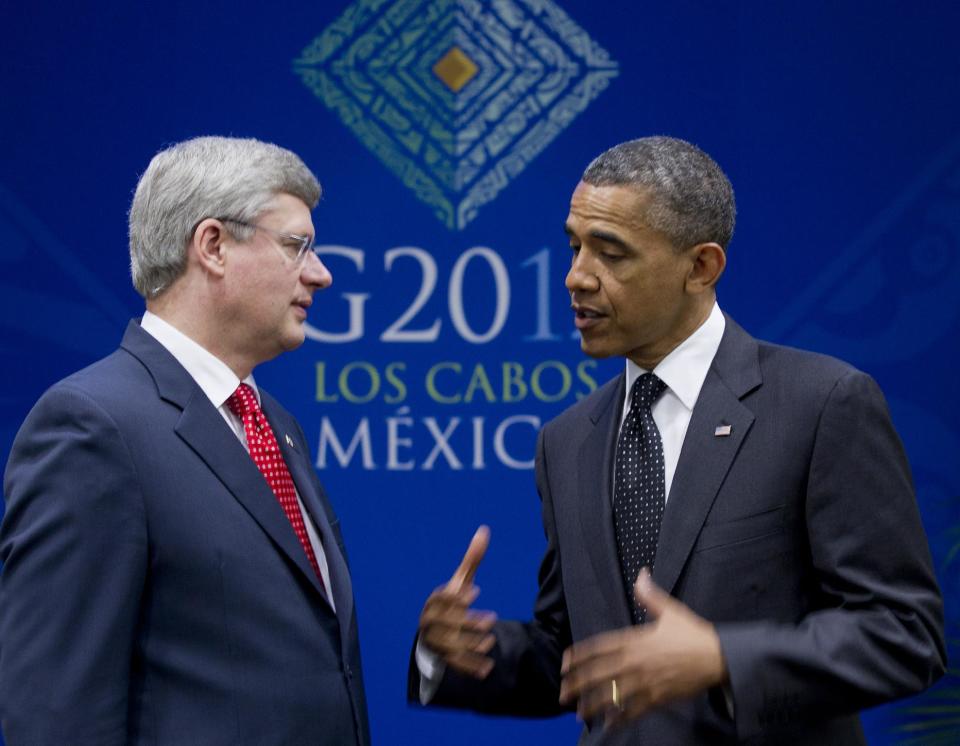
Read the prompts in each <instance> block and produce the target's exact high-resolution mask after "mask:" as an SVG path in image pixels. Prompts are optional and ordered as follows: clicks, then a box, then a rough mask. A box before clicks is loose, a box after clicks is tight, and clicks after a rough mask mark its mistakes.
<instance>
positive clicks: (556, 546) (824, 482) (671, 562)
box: [409, 318, 945, 746]
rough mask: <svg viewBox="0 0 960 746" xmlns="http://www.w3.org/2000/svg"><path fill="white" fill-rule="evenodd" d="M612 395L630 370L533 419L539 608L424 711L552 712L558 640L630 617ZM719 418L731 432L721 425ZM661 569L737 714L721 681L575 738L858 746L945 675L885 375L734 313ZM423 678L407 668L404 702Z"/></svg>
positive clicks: (924, 552) (663, 545)
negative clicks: (893, 706)
mask: <svg viewBox="0 0 960 746" xmlns="http://www.w3.org/2000/svg"><path fill="white" fill-rule="evenodd" d="M623 396H624V376H622V375H621V376H619V377H618V378H616V379H615V380H613V381H611V382H610V383H608V384H607V385H605V386H603V387H602V388H600V389H598V390H597V391H595V392H594V393H593V394H592V395H590V396H589V397H587V398H586V399H584V400H583V401H581V402H579V403H578V404H576V405H574V406H573V407H571V408H570V409H568V410H566V411H565V412H564V413H562V414H561V415H560V416H559V417H557V418H556V419H555V420H552V421H551V422H549V423H547V424H546V425H545V426H544V428H543V430H542V432H541V435H540V439H539V444H538V449H537V467H536V468H537V487H538V489H539V492H540V497H541V499H542V501H543V523H544V528H545V532H546V537H547V550H546V554H545V556H544V559H543V563H542V565H541V569H540V578H539V580H540V590H539V594H538V596H537V601H536V606H535V609H534V618H533V620H532V621H530V622H527V623H519V622H510V621H504V622H498V623H497V627H496V637H497V645H496V647H495V648H494V651H493V653H492V655H493V656H494V658H495V661H496V665H495V667H494V669H493V672H492V673H491V674H490V676H489V677H488V678H487V679H486V680H484V681H475V680H472V679H469V678H467V677H464V676H460V675H457V674H456V673H455V672H453V671H449V670H448V671H447V674H446V676H445V677H444V680H443V682H442V684H441V686H440V688H439V690H438V692H437V694H436V697H435V698H434V700H432V702H431V704H436V705H441V706H450V707H469V708H472V709H476V710H480V711H483V712H491V713H508V714H515V715H550V714H554V713H557V712H559V711H560V707H559V705H558V703H557V698H558V694H559V686H560V659H561V655H562V653H563V650H564V649H565V648H566V647H567V646H569V645H570V644H571V643H572V642H574V641H577V640H583V639H585V638H588V637H591V636H593V635H596V634H599V633H601V632H605V631H608V630H613V629H618V628H621V627H626V626H627V625H629V624H630V623H631V622H630V612H629V607H628V605H627V598H626V594H625V593H624V590H623V583H622V581H621V579H620V565H619V562H618V559H617V548H616V546H617V545H616V538H615V536H614V527H613V516H612V499H611V482H612V474H613V459H614V453H615V449H616V440H617V433H618V427H619V421H620V411H621V403H622V402H623ZM723 425H729V426H730V430H729V434H728V435H718V434H716V432H717V427H718V426H723ZM722 432H724V430H721V433H722ZM653 578H654V580H655V582H656V583H657V584H658V585H659V586H660V587H662V588H664V589H666V590H667V591H668V592H669V593H671V594H672V595H673V596H675V597H676V598H678V599H680V600H681V601H683V602H684V603H685V604H687V605H688V606H689V607H690V608H691V609H693V611H694V612H696V613H697V614H699V615H701V616H703V617H704V618H706V619H707V620H709V621H710V622H713V623H714V624H715V625H716V628H717V631H718V634H719V637H720V643H721V647H722V650H723V654H724V656H725V659H726V662H727V667H728V669H729V675H730V692H731V693H732V695H733V703H734V717H733V718H731V717H730V716H729V713H728V711H727V708H726V706H725V703H724V699H723V696H722V693H721V692H720V691H719V690H712V691H710V692H708V693H705V694H703V695H701V696H699V697H696V698H694V699H692V700H690V701H686V702H677V703H674V704H673V705H670V706H668V707H664V708H661V709H659V710H656V711H654V712H651V713H650V714H649V715H647V716H646V717H644V718H642V719H641V720H640V721H638V722H636V723H634V724H632V725H631V726H628V727H625V728H622V729H619V730H611V731H609V732H604V730H603V727H602V724H601V723H588V724H587V726H586V728H585V730H584V733H583V738H582V739H581V740H582V742H583V743H591V744H593V743H611V744H613V743H616V744H651V746H659V745H660V744H685V745H688V744H704V745H707V744H735V743H751V744H761V743H762V744H776V746H786V745H787V744H809V746H826V745H828V744H861V743H863V734H862V731H861V729H860V726H859V721H858V718H857V717H856V712H857V711H858V710H860V709H863V708H865V707H870V706H872V705H875V704H878V703H880V702H884V701H886V700H889V699H892V698H894V697H899V696H904V695H907V694H911V693H914V692H917V691H919V690H921V689H923V688H924V687H926V686H928V685H929V684H930V683H931V682H932V681H933V680H935V679H936V678H937V677H938V676H939V675H940V674H941V673H942V672H943V669H944V663H945V652H944V639H943V608H942V602H941V598H940V594H939V590H938V588H937V584H936V580H935V577H934V574H933V570H932V567H931V560H930V552H929V549H928V547H927V542H926V537H925V535H924V532H923V528H922V526H921V524H920V518H919V514H918V511H917V505H916V501H915V498H914V493H913V487H912V484H911V479H910V472H909V467H908V465H907V460H906V457H905V454H904V452H903V448H902V446H901V444H900V441H899V439H898V438H897V435H896V433H895V432H894V429H893V425H892V424H891V422H890V417H889V413H888V412H887V408H886V404H885V402H884V400H883V395H882V394H881V393H880V390H879V389H878V387H877V385H876V384H875V383H874V382H873V380H872V379H871V378H870V377H869V376H867V375H865V374H864V373H861V372H860V371H858V370H856V369H854V368H852V367H850V366H849V365H847V364H845V363H842V362H840V361H839V360H835V359H833V358H829V357H825V356H823V355H816V354H813V353H809V352H803V351H800V350H794V349H790V348H786V347H779V346H777V345H771V344H766V343H763V342H758V341H757V340H755V339H753V338H752V337H750V336H749V335H748V334H747V333H746V332H744V331H743V329H741V328H740V327H739V326H737V324H735V323H734V322H733V321H732V320H731V319H729V318H728V319H727V325H726V329H725V332H724V335H723V339H722V341H721V344H720V347H719V349H718V351H717V355H716V357H715V358H714V361H713V364H712V365H711V367H710V370H709V372H708V374H707V377H706V379H705V381H704V384H703V388H702V389H701V391H700V396H699V398H698V400H697V403H696V405H695V407H694V410H693V415H692V418H691V420H690V425H689V428H688V430H687V434H686V437H685V439H684V442H683V447H682V449H681V453H680V459H679V462H678V464H677V470H676V473H675V476H674V480H673V484H672V487H671V491H670V495H669V499H668V501H667V505H666V510H665V512H664V516H663V523H662V526H661V530H660V540H659V545H658V549H657V558H656V562H655V564H654V571H653ZM418 682H419V677H418V676H417V675H416V671H415V670H414V669H412V670H411V676H410V684H409V696H410V697H411V699H416V696H417V686H418Z"/></svg>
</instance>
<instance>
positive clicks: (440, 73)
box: [433, 46, 478, 93]
mask: <svg viewBox="0 0 960 746" xmlns="http://www.w3.org/2000/svg"><path fill="white" fill-rule="evenodd" d="M477 70H478V68H477V66H476V64H475V63H474V61H473V60H471V59H470V58H469V57H467V55H466V54H464V52H463V50H462V49H460V47H457V46H453V47H450V50H449V51H448V52H447V53H446V54H445V55H443V57H441V58H440V59H439V60H437V62H436V64H435V65H434V66H433V73H434V75H436V76H437V77H438V78H440V80H442V81H443V83H444V85H446V86H447V88H449V89H450V90H451V91H453V92H454V93H458V92H459V91H460V89H461V88H463V87H464V86H465V85H466V84H467V83H469V82H470V81H471V80H472V79H473V76H474V75H476V74H477Z"/></svg>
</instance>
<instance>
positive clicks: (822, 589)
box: [718, 372, 946, 738]
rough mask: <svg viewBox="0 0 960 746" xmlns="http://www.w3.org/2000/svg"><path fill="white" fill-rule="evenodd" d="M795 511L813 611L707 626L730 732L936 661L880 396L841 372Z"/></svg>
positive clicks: (867, 698) (926, 558) (905, 677)
mask: <svg viewBox="0 0 960 746" xmlns="http://www.w3.org/2000/svg"><path fill="white" fill-rule="evenodd" d="M805 518H806V523H807V536H808V543H809V553H810V561H811V564H812V576H811V577H812V582H811V583H810V585H811V587H810V588H809V589H808V592H809V594H810V606H811V608H812V609H813V610H812V611H811V612H810V613H808V614H807V615H806V616H805V617H804V618H802V619H799V620H798V621H797V623H796V624H790V625H787V624H774V623H767V622H756V623H730V624H720V625H718V633H719V636H720V642H721V646H722V649H723V653H724V656H725V658H726V661H727V666H728V670H729V674H730V683H731V688H732V691H733V699H734V704H735V719H736V727H737V732H738V735H739V736H740V737H741V738H749V737H750V736H752V735H755V734H756V733H758V732H759V731H760V730H762V729H764V728H770V727H777V726H789V724H790V723H791V722H798V721H799V722H802V721H804V720H805V719H807V718H817V719H823V718H826V717H830V716H831V715H838V714H843V713H849V712H853V711H856V710H861V709H863V708H866V707H871V706H873V705H876V704H879V703H881V702H884V701H887V700H889V699H892V698H895V697H900V696H905V695H909V694H913V693H915V692H918V691H920V690H922V689H923V688H925V687H927V686H929V685H930V684H931V683H932V682H933V681H934V680H936V678H938V677H939V676H940V675H941V674H942V672H943V670H944V665H945V657H946V656H945V648H944V639H943V607H942V601H941V599H940V594H939V590H938V588H937V584H936V580H935V577H934V574H933V570H932V566H931V565H932V563H931V559H930V553H929V549H928V547H927V541H926V536H925V534H924V531H923V527H922V525H921V523H920V516H919V513H918V510H917V504H916V500H915V497H914V491H913V486H912V482H911V478H910V472H909V466H908V465H907V460H906V456H905V454H904V451H903V447H902V445H901V443H900V440H899V438H898V437H897V435H896V433H895V431H894V429H893V425H892V423H891V421H890V416H889V413H888V411H887V407H886V403H885V402H884V399H883V395H882V394H881V393H880V390H879V388H878V387H877V385H876V384H875V383H874V382H873V380H872V379H871V378H870V377H869V376H866V375H865V374H862V373H859V372H852V373H849V374H847V375H846V376H844V377H843V378H841V379H840V380H839V381H838V382H837V384H836V385H835V387H834V388H833V390H832V392H831V393H830V395H829V397H828V398H827V400H826V403H825V405H824V407H823V410H822V412H821V415H820V420H819V424H818V427H817V433H816V440H815V444H814V448H813V453H812V458H811V462H810V467H809V473H808V484H807V491H806V505H805Z"/></svg>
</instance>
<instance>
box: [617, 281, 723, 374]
mask: <svg viewBox="0 0 960 746" xmlns="http://www.w3.org/2000/svg"><path fill="white" fill-rule="evenodd" d="M715 302H716V295H715V294H714V293H711V294H710V295H709V297H708V298H703V299H702V300H699V299H698V302H697V303H695V304H694V306H693V307H692V308H691V310H690V312H689V313H688V314H686V315H685V316H684V318H683V319H681V320H680V323H678V324H677V325H676V326H675V328H674V329H673V331H672V332H671V333H670V334H668V335H667V336H665V337H664V338H663V339H661V340H659V341H658V342H657V343H656V344H654V345H652V346H651V347H650V348H638V349H636V350H633V351H632V352H630V353H628V354H627V357H628V358H629V359H630V360H632V361H633V362H634V363H636V364H637V365H639V366H640V367H641V368H643V369H644V370H653V369H654V368H656V367H657V366H658V365H659V364H660V362H661V361H662V360H663V359H664V358H665V357H666V356H667V355H669V354H670V353H671V352H673V351H674V350H675V349H677V347H679V346H680V345H681V344H682V343H683V342H684V341H685V340H686V339H687V338H688V337H689V336H690V335H691V334H693V333H694V332H695V331H696V330H697V329H699V328H700V327H701V326H703V324H704V322H705V321H706V320H707V319H708V318H710V312H711V311H713V305H714V303H715Z"/></svg>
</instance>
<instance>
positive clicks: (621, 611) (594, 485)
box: [577, 374, 630, 627]
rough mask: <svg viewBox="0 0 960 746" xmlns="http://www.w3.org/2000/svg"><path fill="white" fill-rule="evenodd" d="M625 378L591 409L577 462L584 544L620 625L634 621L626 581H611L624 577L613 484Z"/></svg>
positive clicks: (614, 617)
mask: <svg viewBox="0 0 960 746" xmlns="http://www.w3.org/2000/svg"><path fill="white" fill-rule="evenodd" d="M624 380H625V376H624V375H622V374H621V375H620V377H619V379H617V382H616V383H615V384H614V385H611V386H610V387H609V391H608V393H607V395H606V396H604V397H602V398H601V399H600V401H599V402H598V404H597V407H596V408H595V409H594V410H593V412H592V413H591V415H590V423H591V424H592V427H591V428H590V431H589V432H588V433H587V437H586V438H585V439H584V441H583V444H582V445H581V447H580V454H579V458H578V465H577V466H578V468H577V479H578V491H577V494H578V496H579V504H580V528H581V530H582V532H583V546H584V547H585V548H586V552H587V556H589V557H590V562H591V564H592V565H593V571H594V573H595V574H596V577H597V585H598V586H599V587H600V589H601V591H602V592H603V595H604V597H605V598H606V600H607V604H608V606H609V607H610V609H611V610H612V612H613V616H612V617H611V619H612V620H614V626H617V627H620V626H626V625H628V624H630V609H629V607H628V606H627V598H626V595H625V593H624V589H623V584H622V583H620V582H611V578H620V577H621V575H622V573H621V570H620V560H619V559H618V558H617V539H616V535H615V534H614V528H613V499H612V497H611V495H610V485H611V482H612V479H613V457H614V451H615V450H616V442H617V435H618V433H617V428H618V425H619V423H620V416H619V407H620V403H621V402H622V401H623V388H624V385H625V384H624Z"/></svg>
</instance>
